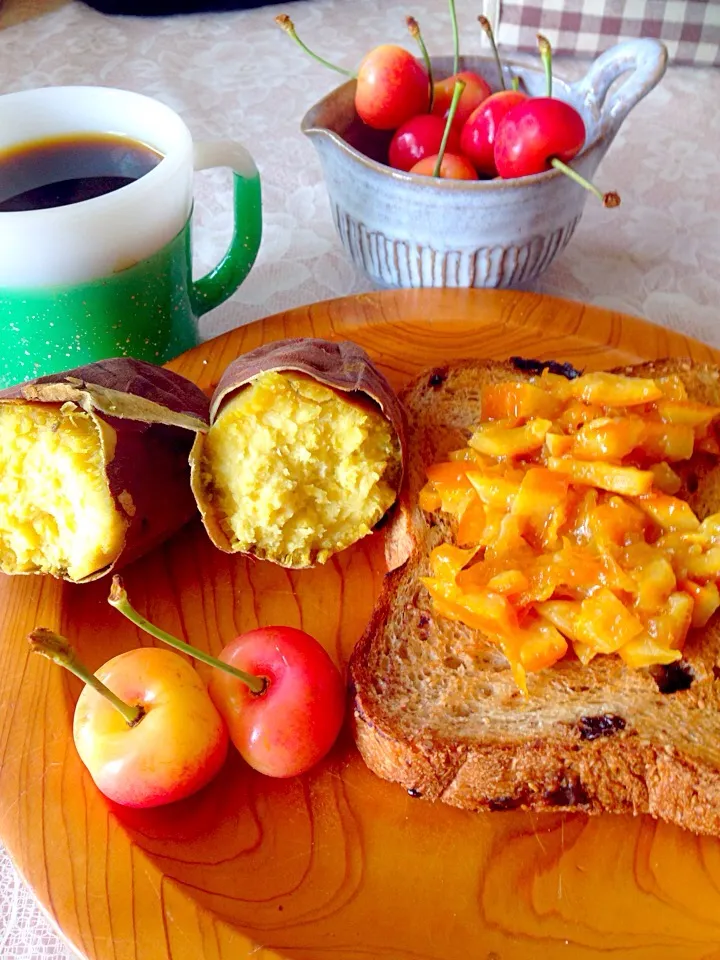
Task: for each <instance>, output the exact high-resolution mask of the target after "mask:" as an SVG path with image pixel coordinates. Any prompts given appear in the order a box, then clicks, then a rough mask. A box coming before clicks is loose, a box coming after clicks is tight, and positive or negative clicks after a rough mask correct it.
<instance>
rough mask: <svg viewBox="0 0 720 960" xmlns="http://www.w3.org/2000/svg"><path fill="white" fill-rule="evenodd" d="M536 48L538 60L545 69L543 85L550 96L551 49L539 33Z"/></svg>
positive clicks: (545, 38) (547, 41)
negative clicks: (537, 48) (538, 53)
mask: <svg viewBox="0 0 720 960" xmlns="http://www.w3.org/2000/svg"><path fill="white" fill-rule="evenodd" d="M537 41H538V47H539V49H540V59H541V60H542V62H543V66H544V67H545V84H546V87H547V96H548V97H551V96H552V82H553V81H552V47H551V46H550V41H549V40H548V39H547V37H544V36H543V35H542V34H541V33H539V34H538V35H537Z"/></svg>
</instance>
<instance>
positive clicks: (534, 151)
mask: <svg viewBox="0 0 720 960" xmlns="http://www.w3.org/2000/svg"><path fill="white" fill-rule="evenodd" d="M584 144H585V124H584V123H583V119H582V117H581V116H580V114H579V113H578V112H577V110H576V109H575V108H574V107H571V106H570V104H569V103H565V102H564V101H563V100H556V99H555V98H554V97H526V98H524V99H522V100H521V102H520V103H518V104H516V105H515V106H514V107H513V108H512V109H511V110H510V111H508V112H507V113H506V115H505V117H504V119H503V120H502V122H501V123H500V126H499V128H498V129H497V131H496V134H495V148H494V158H495V165H496V167H497V171H498V173H499V174H500V176H501V177H504V178H506V179H507V178H509V177H528V176H530V175H531V174H534V173H542V171H543V170H550V169H551V168H552V163H551V161H552V159H553V157H557V158H558V159H559V160H562V161H564V162H567V161H568V160H572V159H573V157H575V156H577V154H578V153H580V151H581V150H582V148H583V145H584Z"/></svg>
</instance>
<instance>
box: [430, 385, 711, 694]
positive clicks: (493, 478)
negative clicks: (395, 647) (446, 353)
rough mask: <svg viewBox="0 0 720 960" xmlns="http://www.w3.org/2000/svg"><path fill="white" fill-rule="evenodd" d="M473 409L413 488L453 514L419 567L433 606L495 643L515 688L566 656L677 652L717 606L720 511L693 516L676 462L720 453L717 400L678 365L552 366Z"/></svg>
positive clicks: (434, 507)
mask: <svg viewBox="0 0 720 960" xmlns="http://www.w3.org/2000/svg"><path fill="white" fill-rule="evenodd" d="M481 410H482V415H481V421H480V423H479V424H478V425H477V428H476V430H475V432H474V433H473V435H472V436H471V438H470V440H469V444H468V446H467V447H465V448H463V449H462V450H457V451H453V452H452V453H451V454H450V455H449V459H448V461H447V462H444V463H436V464H433V465H432V466H431V467H429V468H428V470H427V483H426V484H425V486H424V487H423V489H422V490H421V492H420V507H421V508H422V509H423V510H425V511H429V512H433V511H442V512H444V513H445V514H450V515H451V516H452V518H454V521H455V524H454V529H455V531H456V533H455V542H454V543H444V544H442V545H441V546H438V547H436V548H435V549H434V550H433V551H432V553H431V557H430V565H431V570H430V572H431V576H429V577H424V578H423V583H424V584H425V586H426V587H427V589H428V591H429V592H430V595H431V597H432V603H433V607H434V609H435V610H436V612H437V613H438V614H440V615H441V616H444V617H448V618H450V619H452V620H457V621H460V622H462V623H464V624H466V625H467V626H469V627H472V628H476V629H477V630H479V631H482V634H483V636H484V637H485V638H486V639H487V640H489V641H490V642H493V643H495V644H497V646H498V647H499V648H500V649H501V650H502V652H503V654H504V655H505V656H506V657H507V659H508V661H509V663H510V667H511V670H512V674H513V678H514V680H515V682H516V684H517V686H518V687H519V689H520V690H521V691H522V692H523V693H524V694H527V673H531V672H536V671H539V670H543V669H545V668H547V667H551V666H552V665H553V664H555V663H557V662H558V660H560V659H562V658H563V657H565V656H566V655H570V654H572V653H574V655H575V656H576V657H577V658H578V659H579V660H580V661H581V662H582V663H583V664H587V663H589V662H590V661H591V660H592V659H593V657H596V656H599V655H618V656H620V657H621V658H622V660H623V661H624V662H625V663H626V664H627V665H628V666H630V667H634V668H639V667H647V666H651V665H653V664H669V663H672V662H674V661H675V660H679V659H680V658H681V656H682V650H683V646H684V644H685V641H686V638H687V635H688V631H689V630H690V629H691V628H699V627H703V626H705V624H706V623H707V622H708V620H709V619H710V617H711V616H712V615H713V613H714V612H715V611H716V610H717V608H718V607H719V606H720V591H719V590H718V583H720V513H718V514H713V515H712V516H709V517H707V518H706V519H705V520H703V521H702V522H701V521H700V519H699V518H698V517H697V516H696V515H695V513H694V512H693V510H692V509H691V507H690V505H689V504H688V503H687V502H686V501H685V500H683V499H680V498H679V497H677V496H676V494H677V493H678V492H679V491H680V490H681V488H682V481H681V478H680V476H679V475H678V474H677V473H676V471H675V470H674V469H673V467H672V464H674V463H680V462H682V461H687V460H689V459H690V458H691V457H692V456H693V455H694V454H696V453H701V454H705V455H710V456H717V455H718V454H720V446H718V441H717V438H716V435H715V432H714V426H715V421H716V418H717V417H718V416H720V407H712V406H708V405H706V404H702V403H697V402H695V401H692V400H689V399H688V397H687V393H686V390H685V387H684V385H683V382H682V380H681V379H680V378H679V377H677V376H668V377H664V378H659V379H656V380H651V379H641V378H634V377H625V376H622V375H617V374H610V373H588V374H584V375H582V376H579V377H577V378H575V379H574V380H568V379H566V378H565V377H562V376H559V375H556V374H552V373H548V372H547V371H545V372H543V373H542V374H541V375H539V376H537V377H534V378H531V379H530V380H523V381H522V382H514V381H506V382H500V383H494V384H489V385H486V386H484V387H483V389H482V395H481Z"/></svg>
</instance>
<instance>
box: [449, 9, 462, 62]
mask: <svg viewBox="0 0 720 960" xmlns="http://www.w3.org/2000/svg"><path fill="white" fill-rule="evenodd" d="M449 3H450V23H451V24H452V35H453V75H454V74H456V73H457V72H458V70H459V69H460V33H459V31H458V21H457V11H456V10H455V0H449Z"/></svg>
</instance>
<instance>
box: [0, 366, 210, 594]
mask: <svg viewBox="0 0 720 960" xmlns="http://www.w3.org/2000/svg"><path fill="white" fill-rule="evenodd" d="M209 410H210V405H209V401H208V398H207V397H206V396H205V394H204V393H203V392H202V391H201V390H200V389H199V388H198V387H196V386H195V384H193V383H191V382H190V381H189V380H186V379H185V378H184V377H181V376H179V375H178V374H176V373H172V372H171V371H169V370H165V369H162V368H161V367H156V366H154V365H153V364H150V363H145V362H143V361H139V360H132V359H128V358H117V359H111V360H103V361H100V362H98V363H93V364H89V365H87V366H83V367H77V368H76V369H74V370H68V371H66V372H64V373H59V374H55V375H51V376H45V377H41V378H39V379H37V380H32V381H29V382H27V383H22V384H19V385H18V386H14V387H9V388H8V389H6V390H3V391H0V570H2V571H3V572H4V573H8V574H21V573H22V574H31V573H45V574H51V575H52V576H54V577H58V578H61V579H64V580H69V581H72V582H77V583H81V582H84V581H88V580H95V579H97V578H98V577H101V576H104V575H105V574H107V573H109V572H110V570H112V569H113V567H115V566H116V565H117V564H118V562H120V561H121V560H122V562H123V563H126V562H129V561H130V560H132V559H135V558H136V557H138V556H140V555H141V554H143V553H146V552H147V551H148V550H150V549H152V547H154V546H156V545H157V544H159V543H160V542H162V541H163V540H164V539H166V538H167V537H168V536H170V534H172V533H173V532H174V531H175V530H177V529H179V527H181V526H182V525H183V524H184V523H185V522H186V521H187V520H189V519H190V517H192V516H193V514H194V513H195V502H194V498H193V495H192V491H191V489H190V466H189V454H190V450H191V447H192V445H193V441H194V439H195V437H196V435H198V434H199V433H201V432H203V431H206V430H207V429H208V427H209Z"/></svg>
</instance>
